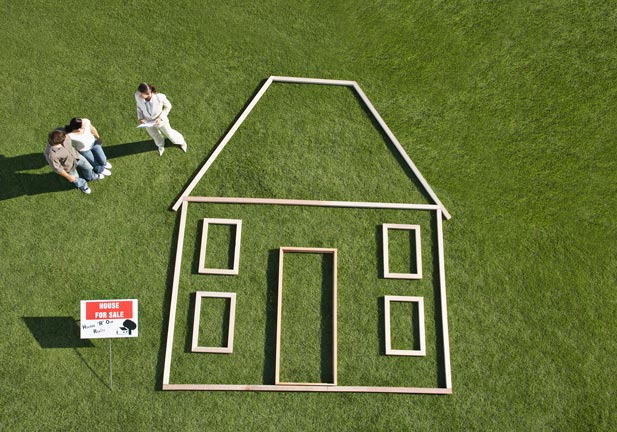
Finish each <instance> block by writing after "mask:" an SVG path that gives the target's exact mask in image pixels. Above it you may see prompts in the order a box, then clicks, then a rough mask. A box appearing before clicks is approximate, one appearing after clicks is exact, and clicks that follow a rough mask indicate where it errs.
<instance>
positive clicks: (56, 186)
mask: <svg viewBox="0 0 617 432" xmlns="http://www.w3.org/2000/svg"><path fill="white" fill-rule="evenodd" d="M103 148H104V150H105V154H106V155H107V158H108V159H115V158H120V157H124V156H129V155H133V154H137V153H144V152H150V151H155V150H156V146H155V145H154V144H153V142H152V140H148V141H137V142H132V143H125V144H118V145H113V146H104V147H103ZM44 150H45V147H44V146H42V147H41V152H40V153H30V154H25V155H18V156H14V157H7V156H5V155H3V154H0V201H4V200H7V199H11V198H17V197H20V196H24V195H39V194H45V193H52V192H63V191H68V190H72V189H74V187H73V185H71V184H70V183H69V182H68V181H66V180H65V179H64V178H62V177H60V176H59V175H58V174H56V173H55V172H53V171H52V170H51V168H48V169H49V171H48V172H45V173H42V174H37V173H30V172H28V171H32V170H39V169H41V168H43V167H47V166H48V164H47V161H46V160H45V155H44V154H43V151H44Z"/></svg>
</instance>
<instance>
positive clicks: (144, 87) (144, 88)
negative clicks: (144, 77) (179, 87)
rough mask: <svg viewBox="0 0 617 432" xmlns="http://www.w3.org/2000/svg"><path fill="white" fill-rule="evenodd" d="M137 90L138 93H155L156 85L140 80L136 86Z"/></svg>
mask: <svg viewBox="0 0 617 432" xmlns="http://www.w3.org/2000/svg"><path fill="white" fill-rule="evenodd" d="M137 91H138V92H139V93H150V92H152V93H156V86H155V85H153V84H150V83H147V82H142V83H141V84H139V86H138V87H137Z"/></svg>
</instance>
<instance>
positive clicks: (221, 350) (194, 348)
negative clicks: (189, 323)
mask: <svg viewBox="0 0 617 432" xmlns="http://www.w3.org/2000/svg"><path fill="white" fill-rule="evenodd" d="M204 297H206V298H223V299H226V298H228V299H230V301H231V304H230V306H229V329H228V331H227V346H226V347H204V346H199V321H200V319H201V299H202V298H204ZM235 320H236V293H230V292H213V291H197V292H196V293H195V315H194V317H193V338H192V343H191V352H201V353H216V354H231V353H232V352H233V350H234V330H235Z"/></svg>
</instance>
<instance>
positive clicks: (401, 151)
mask: <svg viewBox="0 0 617 432" xmlns="http://www.w3.org/2000/svg"><path fill="white" fill-rule="evenodd" d="M353 88H354V90H355V91H356V92H357V93H358V96H360V98H361V99H362V101H363V102H364V103H365V104H366V106H367V108H368V109H369V111H370V112H371V114H373V117H375V120H377V123H379V125H380V126H381V128H382V129H383V131H384V132H385V134H386V135H387V136H388V138H390V141H392V144H394V147H396V149H397V150H398V152H399V154H400V155H401V157H402V158H403V159H404V160H405V162H406V163H407V166H408V167H409V169H411V171H412V172H413V173H414V175H415V176H416V177H417V178H418V180H419V181H420V183H421V184H422V186H424V189H425V190H426V192H427V193H428V194H429V195H430V197H431V198H432V199H433V201H435V203H436V204H438V205H439V207H441V210H442V212H443V215H444V216H445V217H446V219H450V217H451V216H450V213H448V211H447V210H446V208H445V207H444V206H443V204H442V203H441V201H439V198H438V197H437V194H436V193H435V192H433V189H432V188H431V186H430V185H429V184H428V182H427V181H426V179H425V178H424V176H423V175H422V173H420V170H419V169H418V167H417V166H416V164H414V163H413V161H412V160H411V158H410V157H409V155H408V154H407V152H406V151H405V149H404V148H403V146H402V145H401V143H399V142H398V140H397V139H396V137H395V136H394V134H393V133H392V131H391V130H390V128H389V127H388V125H387V124H386V122H385V121H384V120H383V118H381V115H379V113H378V112H377V110H376V109H375V107H374V106H373V104H372V103H371V101H370V100H369V98H368V97H367V96H366V94H365V93H364V92H363V91H362V89H361V88H360V86H359V85H358V84H355V85H354V86H353Z"/></svg>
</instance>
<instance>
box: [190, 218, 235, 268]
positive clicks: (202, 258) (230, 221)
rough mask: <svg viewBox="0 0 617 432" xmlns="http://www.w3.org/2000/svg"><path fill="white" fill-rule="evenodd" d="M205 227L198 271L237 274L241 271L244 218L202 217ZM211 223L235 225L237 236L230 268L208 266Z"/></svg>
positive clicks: (203, 228)
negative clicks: (207, 256)
mask: <svg viewBox="0 0 617 432" xmlns="http://www.w3.org/2000/svg"><path fill="white" fill-rule="evenodd" d="M202 222H203V227H202V231H201V245H200V247H199V265H198V268H197V272H198V273H200V274H218V275H230V276H236V275H238V272H239V271H240V242H241V237H242V220H241V219H218V218H205V219H202ZM209 225H230V226H231V225H235V226H236V236H235V237H236V238H235V241H234V262H233V266H232V268H230V269H216V268H208V267H206V250H207V243H208V226H209Z"/></svg>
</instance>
